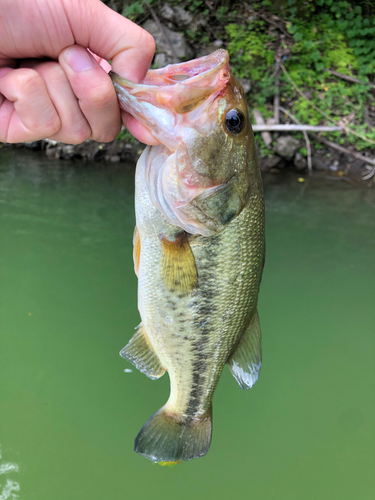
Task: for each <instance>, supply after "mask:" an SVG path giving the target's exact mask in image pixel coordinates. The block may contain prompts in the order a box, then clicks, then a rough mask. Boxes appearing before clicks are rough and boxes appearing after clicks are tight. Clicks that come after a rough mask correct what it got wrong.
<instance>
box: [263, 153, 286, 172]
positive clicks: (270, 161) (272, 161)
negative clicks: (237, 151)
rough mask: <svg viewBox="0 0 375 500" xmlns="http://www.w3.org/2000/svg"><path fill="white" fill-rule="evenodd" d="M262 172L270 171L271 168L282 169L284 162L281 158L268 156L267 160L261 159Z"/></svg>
mask: <svg viewBox="0 0 375 500" xmlns="http://www.w3.org/2000/svg"><path fill="white" fill-rule="evenodd" d="M259 163H260V167H261V170H269V169H271V168H274V167H276V165H277V167H278V168H282V167H283V166H284V163H285V162H284V160H282V158H280V156H277V155H274V156H268V157H266V158H261V159H260V161H259Z"/></svg>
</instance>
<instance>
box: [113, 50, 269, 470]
mask: <svg viewBox="0 0 375 500" xmlns="http://www.w3.org/2000/svg"><path fill="white" fill-rule="evenodd" d="M112 78H113V80H114V83H115V87H116V90H117V93H118V96H119V100H120V103H121V105H122V107H123V108H124V109H125V110H126V111H128V112H130V113H131V114H133V115H134V116H135V117H136V118H137V119H139V120H140V121H142V123H143V124H145V125H146V126H148V127H149V129H150V130H151V132H152V133H153V134H154V136H155V137H156V138H157V139H159V141H160V142H161V145H160V146H154V147H152V148H151V147H148V148H146V149H145V151H144V152H143V154H142V156H141V158H140V159H139V161H138V164H137V171H136V196H135V200H136V201H135V205H136V220H137V228H136V232H135V237H134V243H135V246H134V260H135V269H136V272H137V274H138V306H139V311H140V315H141V319H142V323H141V325H140V327H139V329H138V331H137V333H136V334H135V336H134V337H133V338H132V339H131V340H130V342H129V344H128V345H127V346H125V348H124V349H123V350H122V351H121V354H122V356H123V357H125V358H126V359H128V360H129V361H131V362H132V363H133V364H134V365H135V366H136V367H137V368H139V369H140V370H141V371H142V372H143V373H145V374H146V375H148V376H149V377H151V378H159V377H160V376H162V375H163V374H164V373H165V371H167V372H168V374H169V378H170V385H171V392H170V397H169V399H168V401H167V402H166V404H165V405H164V406H163V407H162V408H161V409H160V410H159V411H158V412H156V413H155V414H154V415H153V416H152V417H151V418H150V419H149V421H148V422H147V423H146V424H145V425H144V426H143V428H142V429H141V431H140V432H139V434H138V436H137V438H136V440H135V451H137V452H138V453H140V454H141V455H144V456H145V457H147V458H149V459H150V460H153V461H155V462H170V461H173V462H175V461H178V460H190V459H193V458H197V457H200V456H203V455H205V454H206V453H207V451H208V449H209V446H210V441H211V431H212V398H213V394H214V391H215V388H216V385H217V383H218V381H219V378H220V375H221V372H222V370H223V367H224V365H225V364H226V363H228V365H229V368H230V369H231V371H232V373H233V375H234V377H235V378H236V380H237V381H238V383H239V385H240V386H241V387H242V388H243V389H246V388H249V387H251V386H252V385H253V384H254V383H255V382H256V380H257V378H258V375H259V370H260V366H261V335H260V327H259V318H258V313H257V299H258V291H259V284H260V280H261V275H262V269H263V264H264V201H263V191H262V182H261V177H260V172H259V168H258V164H257V160H256V156H255V147H254V140H253V133H252V130H251V125H250V119H249V115H248V111H247V104H246V99H245V96H244V93H243V90H242V88H241V86H240V85H239V83H238V82H237V81H236V80H235V78H234V77H233V76H232V75H231V73H230V69H229V64H228V55H227V53H226V52H225V51H222V50H219V51H217V52H215V53H213V54H211V55H210V56H206V57H203V58H201V59H197V60H195V61H190V62H188V63H182V64H177V65H172V66H167V67H166V68H164V69H161V70H152V71H150V72H149V73H148V75H147V77H146V79H145V81H144V82H143V84H142V85H135V84H132V83H131V82H128V81H126V80H122V79H121V78H120V77H118V76H117V75H113V76H112Z"/></svg>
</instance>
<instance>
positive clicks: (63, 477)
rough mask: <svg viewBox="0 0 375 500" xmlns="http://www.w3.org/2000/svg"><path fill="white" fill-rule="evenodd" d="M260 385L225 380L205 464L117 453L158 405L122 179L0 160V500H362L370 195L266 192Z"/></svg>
mask: <svg viewBox="0 0 375 500" xmlns="http://www.w3.org/2000/svg"><path fill="white" fill-rule="evenodd" d="M265 192H266V202H267V260H266V268H265V273H264V278H263V282H262V287H261V294H260V299H259V312H260V318H261V324H262V329H263V360H264V362H263V367H262V372H261V376H260V380H259V381H258V383H257V384H256V385H255V387H254V388H253V389H252V390H250V391H246V392H244V391H242V390H241V389H240V388H239V387H238V386H237V384H236V382H235V381H234V379H233V378H232V377H231V375H230V373H229V370H228V369H225V370H224V373H223V375H222V377H221V380H220V383H219V386H218V389H217V391H216V394H215V399H214V435H213V442H212V446H211V450H210V452H209V453H208V455H207V456H206V457H205V458H204V459H200V460H194V461H192V462H189V463H182V464H180V465H178V466H177V467H174V468H167V467H160V466H159V465H156V464H153V463H151V462H149V461H148V460H146V459H144V458H142V457H140V456H138V455H136V454H135V453H134V452H133V440H134V437H135V436H136V434H137V432H138V430H139V429H140V427H141V426H142V425H143V424H144V422H145V421H146V420H147V419H148V418H149V417H150V416H151V414H152V413H153V412H154V411H155V410H157V409H158V408H159V407H160V406H162V405H163V404H164V402H165V401H166V399H167V397H168V389H169V388H168V377H167V376H166V377H163V378H162V379H161V380H159V381H151V380H149V379H148V378H147V377H145V376H144V375H142V374H140V373H139V372H137V370H133V371H131V369H132V366H131V365H130V364H128V363H127V362H126V361H124V360H122V359H121V358H120V357H119V355H118V351H119V350H120V349H121V348H122V347H123V346H124V345H125V344H126V342H127V340H128V339H129V338H130V336H131V335H132V334H133V332H134V327H135V326H136V325H137V324H138V322H139V317H138V312H137V300H136V286H137V283H136V278H135V276H134V273H133V263H132V237H133V227H134V211H133V173H132V169H131V168H130V167H128V168H127V169H126V168H125V169H124V165H121V166H109V167H104V166H102V165H95V164H86V165H83V164H71V163H68V162H58V163H53V162H50V161H49V160H46V159H45V158H44V157H43V156H40V157H39V155H37V154H35V153H34V154H28V153H25V152H21V151H18V152H10V151H5V150H2V151H1V152H0V215H1V217H0V225H1V226H0V228H1V242H0V266H1V267H0V273H1V282H0V328H1V333H0V381H1V384H0V500H5V499H8V498H9V499H14V498H18V497H19V498H20V499H25V500H122V499H127V500H128V499H140V500H143V499H151V498H152V499H155V500H157V499H160V500H161V499H163V500H164V499H166V498H178V499H179V500H181V499H189V500H190V499H207V498H213V499H228V498H236V499H237V498H246V499H252V498H254V499H257V500H270V499H277V500H294V499H295V500H304V499H306V500H311V499H322V500H335V499H337V500H353V499H356V500H373V499H374V498H375V493H374V492H375V475H374V470H375V468H374V465H375V456H374V453H375V452H374V450H375V446H374V444H375V443H374V417H375V415H374V413H375V400H374V380H375V363H374V360H375V352H374V351H375V349H374V346H375V338H374V337H375V336H374V333H375V307H374V303H375V286H374V281H375V251H374V250H375V192H374V190H372V191H371V190H369V189H363V188H362V189H359V188H353V186H351V185H349V184H346V183H344V182H343V183H340V182H338V183H335V182H329V181H317V180H314V179H313V180H309V181H308V182H305V183H299V182H298V181H297V177H294V176H291V177H288V178H285V177H272V178H271V179H266V182H265Z"/></svg>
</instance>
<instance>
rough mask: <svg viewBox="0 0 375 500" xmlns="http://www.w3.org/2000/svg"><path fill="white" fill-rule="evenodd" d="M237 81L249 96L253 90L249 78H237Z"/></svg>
mask: <svg viewBox="0 0 375 500" xmlns="http://www.w3.org/2000/svg"><path fill="white" fill-rule="evenodd" d="M237 80H238V81H239V82H240V84H241V85H242V88H243V90H244V92H245V94H247V93H248V92H250V89H251V83H250V80H248V79H247V78H237Z"/></svg>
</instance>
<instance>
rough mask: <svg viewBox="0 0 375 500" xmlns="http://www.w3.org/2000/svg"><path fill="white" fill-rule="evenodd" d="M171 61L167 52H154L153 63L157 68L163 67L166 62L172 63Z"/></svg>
mask: <svg viewBox="0 0 375 500" xmlns="http://www.w3.org/2000/svg"><path fill="white" fill-rule="evenodd" d="M172 62H173V59H172V57H170V56H167V54H164V52H161V53H160V54H156V56H155V59H154V64H155V66H156V67H157V68H164V66H167V64H172Z"/></svg>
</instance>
